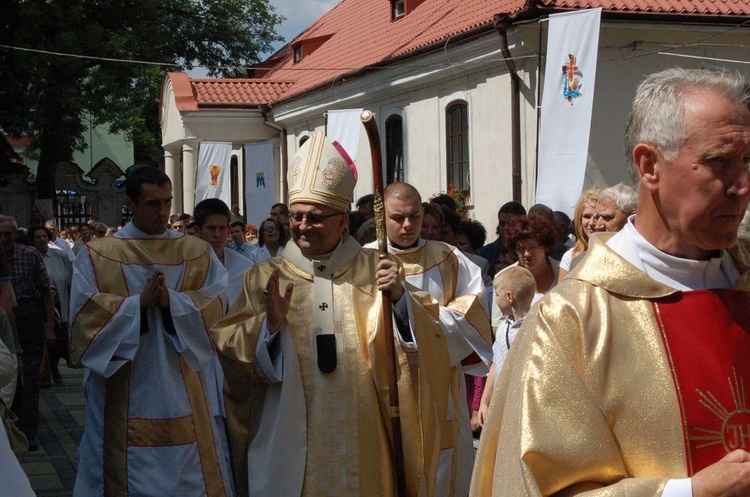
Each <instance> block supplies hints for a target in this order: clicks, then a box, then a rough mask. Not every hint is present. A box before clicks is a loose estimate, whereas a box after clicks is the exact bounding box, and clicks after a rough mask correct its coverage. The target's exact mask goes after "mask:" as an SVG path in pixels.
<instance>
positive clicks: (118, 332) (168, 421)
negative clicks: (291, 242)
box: [71, 223, 233, 497]
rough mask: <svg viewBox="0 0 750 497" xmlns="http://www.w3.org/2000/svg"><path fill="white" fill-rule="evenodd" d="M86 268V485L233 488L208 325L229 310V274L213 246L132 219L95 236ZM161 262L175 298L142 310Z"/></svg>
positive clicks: (80, 341)
mask: <svg viewBox="0 0 750 497" xmlns="http://www.w3.org/2000/svg"><path fill="white" fill-rule="evenodd" d="M74 268H75V271H74V275H73V292H72V295H71V318H72V342H73V348H74V353H73V356H74V359H78V358H80V361H81V363H82V364H83V365H84V366H85V367H86V372H85V375H84V384H83V386H84V393H85V396H86V424H85V427H84V433H83V437H82V440H81V444H80V447H79V450H78V457H79V465H78V477H77V479H76V486H75V490H74V495H76V496H102V495H104V496H125V495H132V496H143V495H153V496H167V495H177V496H181V497H189V496H210V497H214V496H225V495H232V494H233V491H232V488H231V477H230V476H229V466H228V463H227V457H226V456H227V454H228V452H227V450H226V448H225V442H224V438H223V435H222V433H221V431H220V430H219V429H218V426H217V423H216V422H215V416H220V415H222V414H223V412H222V405H221V395H220V387H219V382H220V381H221V371H220V367H219V364H218V359H217V358H216V354H215V352H214V350H213V346H212V343H211V340H210V337H209V334H208V329H209V327H210V326H211V325H213V324H214V323H216V322H217V321H218V320H219V318H220V317H221V315H222V310H223V308H224V305H225V300H226V288H227V273H226V270H225V269H224V267H223V266H222V265H221V263H220V262H219V260H218V259H217V258H216V255H215V254H214V253H213V251H212V250H211V248H210V246H209V245H208V244H207V243H206V242H204V241H202V240H199V239H198V238H196V237H193V236H185V235H184V234H182V233H178V232H173V231H170V230H168V231H167V232H166V233H164V234H162V235H148V234H146V233H143V232H141V231H140V230H138V229H137V228H136V227H135V226H134V225H133V224H132V223H131V224H128V225H127V226H126V227H125V228H124V229H123V230H121V231H119V232H117V233H116V234H115V235H114V236H111V237H105V238H100V239H97V240H95V241H92V242H91V243H89V244H88V245H87V246H86V247H85V249H84V250H82V251H81V252H80V253H79V254H78V257H77V259H76V261H75V265H74ZM156 269H161V270H162V271H163V272H164V275H165V278H166V283H167V286H168V288H169V300H170V306H169V308H168V309H167V310H157V309H148V310H145V309H141V307H140V294H141V292H142V291H143V288H144V286H145V284H146V281H147V280H148V279H150V278H151V277H152V276H153V274H154V272H155V271H156ZM167 312H169V316H171V319H169V317H168V316H167V315H166V313H167Z"/></svg>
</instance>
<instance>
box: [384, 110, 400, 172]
mask: <svg viewBox="0 0 750 497" xmlns="http://www.w3.org/2000/svg"><path fill="white" fill-rule="evenodd" d="M385 157H386V162H385V168H386V169H385V182H386V184H391V183H393V182H395V181H404V121H403V119H402V118H401V116H399V115H393V116H391V117H389V118H388V119H386V120H385Z"/></svg>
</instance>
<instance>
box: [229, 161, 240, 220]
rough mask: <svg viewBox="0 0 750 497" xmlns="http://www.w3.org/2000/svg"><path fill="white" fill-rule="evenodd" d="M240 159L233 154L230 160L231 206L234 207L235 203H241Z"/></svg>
mask: <svg viewBox="0 0 750 497" xmlns="http://www.w3.org/2000/svg"><path fill="white" fill-rule="evenodd" d="M238 162H239V161H238V160H237V156H236V155H234V154H232V159H231V161H230V162H229V172H230V180H229V182H230V185H231V190H232V194H231V201H232V205H231V206H230V208H231V207H234V206H235V205H240V173H239V166H238Z"/></svg>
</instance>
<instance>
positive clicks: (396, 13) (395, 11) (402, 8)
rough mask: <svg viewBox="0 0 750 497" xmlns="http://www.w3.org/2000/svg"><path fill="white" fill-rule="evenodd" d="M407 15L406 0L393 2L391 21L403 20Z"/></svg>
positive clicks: (392, 0)
mask: <svg viewBox="0 0 750 497" xmlns="http://www.w3.org/2000/svg"><path fill="white" fill-rule="evenodd" d="M405 15H406V0H391V19H392V20H394V21H395V20H396V19H401V18H402V17H404V16H405Z"/></svg>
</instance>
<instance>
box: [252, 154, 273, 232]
mask: <svg viewBox="0 0 750 497" xmlns="http://www.w3.org/2000/svg"><path fill="white" fill-rule="evenodd" d="M244 150H245V218H246V219H247V222H248V223H252V224H254V225H255V226H256V227H258V228H260V223H262V222H263V220H264V219H266V218H267V217H268V213H269V212H270V211H271V206H272V205H273V204H275V203H276V195H275V190H274V185H275V184H276V183H275V180H276V178H275V175H274V169H273V143H272V142H270V141H265V142H257V143H248V144H246V145H245V148H244Z"/></svg>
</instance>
